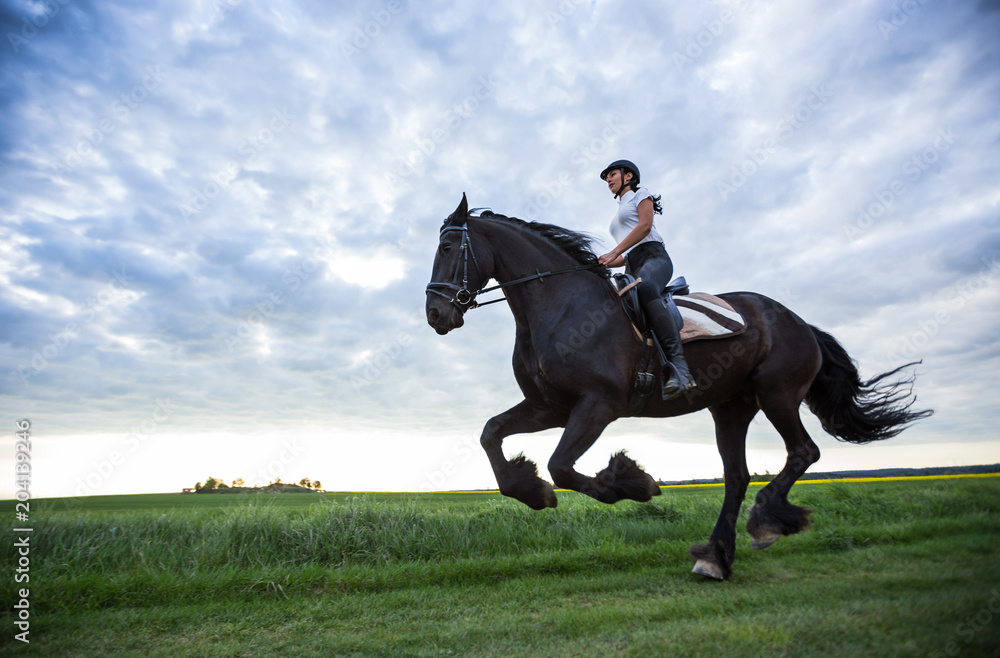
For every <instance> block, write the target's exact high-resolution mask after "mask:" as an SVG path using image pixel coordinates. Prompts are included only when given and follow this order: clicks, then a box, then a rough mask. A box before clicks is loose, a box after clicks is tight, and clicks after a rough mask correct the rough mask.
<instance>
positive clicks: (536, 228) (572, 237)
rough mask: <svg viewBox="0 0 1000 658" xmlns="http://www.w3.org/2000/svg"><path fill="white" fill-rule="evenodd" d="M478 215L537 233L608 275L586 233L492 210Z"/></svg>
mask: <svg viewBox="0 0 1000 658" xmlns="http://www.w3.org/2000/svg"><path fill="white" fill-rule="evenodd" d="M479 216H480V217H481V218H484V219H491V220H492V219H495V220H500V221H504V222H509V223H511V224H514V225H515V226H519V227H521V228H524V229H527V230H529V231H531V232H533V233H537V234H538V235H540V236H542V237H543V238H545V239H547V240H549V241H550V242H552V243H553V244H555V245H556V246H557V247H559V248H560V249H561V250H562V251H563V252H565V253H566V255H567V256H569V257H570V258H572V259H573V260H574V261H576V262H577V263H579V264H580V265H587V266H589V267H593V268H594V271H595V272H597V273H598V274H601V275H602V276H607V275H608V270H607V268H606V267H602V266H601V265H600V264H599V263H598V262H597V254H595V253H594V250H593V249H591V248H590V245H592V244H593V243H594V241H595V240H596V238H594V237H593V236H590V235H587V234H586V233H578V232H576V231H571V230H569V229H567V228H563V227H562V226H556V225H555V224H543V223H542V222H528V221H525V220H523V219H518V218H517V217H508V216H506V215H501V214H499V213H495V212H493V211H492V210H484V211H483V212H482V214H480V215H479Z"/></svg>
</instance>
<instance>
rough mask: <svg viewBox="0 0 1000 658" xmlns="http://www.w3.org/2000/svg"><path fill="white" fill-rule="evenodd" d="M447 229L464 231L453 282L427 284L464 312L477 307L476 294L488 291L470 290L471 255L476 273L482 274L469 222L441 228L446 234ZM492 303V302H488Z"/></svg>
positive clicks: (434, 292)
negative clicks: (459, 278)
mask: <svg viewBox="0 0 1000 658" xmlns="http://www.w3.org/2000/svg"><path fill="white" fill-rule="evenodd" d="M447 231H461V232H462V244H461V246H460V247H459V248H458V249H459V251H458V260H456V261H455V273H454V274H452V276H451V279H452V282H450V283H449V282H444V281H431V282H430V283H428V284H427V292H429V293H433V294H435V295H438V296H440V297H444V298H445V299H447V300H448V301H449V302H451V303H452V304H454V305H455V306H457V307H458V308H459V310H460V311H462V313H465V311H466V310H468V309H470V308H476V307H477V306H479V304H477V303H476V295H479V294H482V293H484V292H486V291H485V290H482V289H480V290H477V291H476V292H472V291H470V290H469V255H470V254H471V255H472V262H473V263H474V264H475V266H476V274H479V275H480V277H481V276H482V274H480V272H479V261H478V260H476V252H474V251H473V250H472V241H471V240H470V239H469V224H468V222H466V223H465V224H462V225H461V226H445V227H443V228H442V229H441V235H444V234H445V233H446V232H447ZM459 274H461V276H462V285H458V283H457V281H458V277H459ZM435 288H444V289H445V290H451V291H453V292H454V293H455V294H454V295H453V296H450V297H449V296H448V294H447V293H444V292H441V291H440V290H435ZM487 303H490V302H487Z"/></svg>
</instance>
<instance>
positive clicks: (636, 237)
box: [597, 198, 653, 267]
mask: <svg viewBox="0 0 1000 658" xmlns="http://www.w3.org/2000/svg"><path fill="white" fill-rule="evenodd" d="M636 211H637V212H638V214H639V223H637V224H636V225H635V228H634V229H632V230H631V231H629V234H628V235H626V236H625V239H624V240H622V241H621V242H620V243H619V244H618V246H617V247H615V248H614V249H612V250H611V251H609V252H608V253H606V254H604V255H603V256H601V257H600V258H598V259H597V260H598V261H599V262H600V263H601V265H604V266H605V267H621V266H623V265H624V264H625V256H624V255H623V254H624V253H625V252H626V251H628V250H629V249H631V248H632V247H634V246H635V245H637V244H639V243H640V242H642V239H643V238H645V237H646V236H647V235H649V232H650V231H652V230H653V202H652V200H650V199H648V198H647V199H643V200H642V201H640V202H639V206H638V207H637V208H636Z"/></svg>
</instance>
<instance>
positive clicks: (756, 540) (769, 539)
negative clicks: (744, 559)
mask: <svg viewBox="0 0 1000 658" xmlns="http://www.w3.org/2000/svg"><path fill="white" fill-rule="evenodd" d="M779 539H781V535H780V534H778V533H773V534H768V535H764V536H763V537H753V538H751V542H750V546H752V547H753V549H754V550H755V551H762V550H764V549H765V548H767V547H768V546H770V545H772V544H773V543H774V542H776V541H778V540H779Z"/></svg>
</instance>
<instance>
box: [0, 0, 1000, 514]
mask: <svg viewBox="0 0 1000 658" xmlns="http://www.w3.org/2000/svg"><path fill="white" fill-rule="evenodd" d="M0 23H2V31H3V34H4V39H3V43H2V44H0V61H2V70H0V98H2V103H3V117H4V121H3V122H2V124H0V176H2V185H0V232H2V233H0V249H2V253H3V257H2V258H0V314H2V319H3V321H2V324H0V332H2V334H0V365H2V373H0V377H2V378H0V387H2V390H0V393H2V398H0V402H2V409H3V414H2V417H3V418H4V419H5V421H4V422H5V423H6V427H7V430H6V432H5V433H4V434H3V435H2V437H0V451H2V454H0V472H3V473H7V475H5V476H3V477H2V478H0V496H2V497H10V496H12V495H13V493H14V491H15V488H14V487H15V482H14V476H13V473H14V466H13V461H14V456H13V455H14V447H13V444H14V432H15V421H16V420H18V419H22V418H26V419H30V421H31V423H32V428H31V432H32V436H33V442H32V461H31V469H32V470H31V493H32V495H33V496H57V495H74V494H77V495H84V494H88V495H89V494H113V493H130V492H134V493H138V492H147V491H174V490H178V489H180V488H181V487H183V486H191V485H193V484H194V483H195V482H196V481H198V480H204V479H205V478H207V477H208V476H209V475H213V476H216V477H219V478H223V479H225V480H232V479H234V478H238V477H239V478H243V479H244V480H246V481H247V482H248V483H260V482H266V481H267V480H270V479H273V478H274V477H281V478H282V479H283V480H284V481H290V480H299V479H300V478H302V477H310V478H312V479H319V480H321V481H322V483H323V486H324V487H325V488H327V489H339V490H400V489H402V490H429V489H447V488H485V487H492V486H493V485H494V480H493V477H492V473H491V471H490V470H489V466H488V463H487V461H486V458H485V456H483V455H482V453H481V451H480V449H479V446H478V436H479V432H480V430H481V428H482V425H483V423H484V422H485V421H486V420H487V419H488V418H489V417H490V416H491V415H493V414H496V413H499V412H500V411H502V410H504V409H506V408H508V407H509V406H511V405H513V404H514V403H516V402H518V401H519V400H520V399H521V396H520V394H519V391H518V390H517V387H516V384H515V382H514V379H513V375H512V371H511V366H510V352H511V347H512V345H513V338H514V335H513V322H512V319H511V317H510V312H509V310H508V309H507V308H506V307H505V306H504V305H494V306H489V307H486V308H483V309H478V310H476V311H473V312H472V313H470V314H469V316H468V318H467V323H466V325H465V327H463V328H462V329H460V330H458V331H455V332H453V333H451V334H449V335H447V336H444V337H442V336H438V335H437V334H435V333H434V331H433V330H431V329H430V328H429V327H428V326H427V324H426V321H425V319H424V317H423V306H424V299H425V297H424V286H425V284H426V283H427V281H428V278H429V275H430V267H431V262H432V258H433V255H434V250H435V247H436V244H437V238H438V228H439V226H440V224H441V220H442V219H443V218H444V217H445V216H446V215H447V214H449V213H450V212H451V211H452V210H453V209H454V208H455V207H456V205H457V204H458V202H459V200H460V199H461V196H462V193H463V192H465V193H467V194H468V196H469V201H470V203H471V205H473V206H488V207H492V208H493V209H494V210H496V211H497V212H502V213H504V214H508V215H517V216H520V217H523V218H526V219H537V220H543V221H548V222H552V223H557V224H561V225H564V226H567V227H570V228H573V229H577V230H582V231H586V232H589V233H592V234H594V235H596V236H599V237H600V238H601V239H602V240H603V244H600V245H599V247H602V248H610V247H611V246H612V243H611V241H610V238H609V237H606V236H607V226H608V223H609V220H610V218H611V216H612V214H613V213H614V211H615V209H616V203H615V201H614V200H613V199H612V198H611V197H610V195H609V194H608V192H607V190H606V188H605V186H604V185H603V183H602V182H601V181H600V180H599V179H598V173H599V172H600V170H601V169H602V168H603V167H604V166H605V165H606V164H607V163H608V162H609V161H611V160H614V159H617V158H620V157H627V158H629V159H631V160H633V161H635V162H636V163H637V164H638V165H639V167H640V168H641V170H642V173H643V177H642V178H643V181H644V183H645V184H646V185H647V186H648V187H649V188H650V189H651V190H652V191H653V192H654V193H657V194H661V195H662V196H663V202H664V208H665V210H664V214H663V216H662V217H658V218H657V223H658V227H659V230H660V232H661V233H662V234H663V235H664V236H665V238H666V241H667V245H668V249H669V251H670V252H671V255H672V257H673V259H674V263H675V269H676V271H677V273H679V274H684V275H685V276H686V277H687V278H688V281H689V282H691V284H692V287H693V288H695V289H696V290H701V291H706V292H714V293H719V292H725V291H730V290H753V291H757V292H760V293H763V294H766V295H768V296H770V297H773V298H775V299H777V300H780V301H782V302H783V303H785V304H786V305H787V306H789V307H790V308H791V309H793V310H794V311H795V312H797V313H798V314H799V315H800V316H801V317H803V318H804V319H806V320H807V321H808V322H810V323H812V324H815V325H817V326H819V327H821V328H823V329H825V330H827V331H830V332H832V333H833V334H834V335H835V336H837V337H838V338H839V339H840V340H841V342H843V343H844V345H845V347H846V348H847V349H848V351H849V352H850V353H851V355H852V356H853V357H854V358H855V359H856V360H857V361H858V363H859V365H860V368H861V371H862V374H863V375H864V376H866V377H867V376H872V375H875V374H877V373H878V372H882V371H884V370H887V369H889V368H892V367H895V366H897V365H900V364H901V363H904V362H906V361H912V360H919V359H922V360H923V363H922V365H920V366H918V367H917V369H916V372H917V376H918V379H917V385H916V392H917V394H918V397H919V403H918V404H919V405H920V406H922V407H932V408H934V409H935V411H936V414H935V415H934V416H933V417H932V418H930V419H928V420H926V421H923V422H921V423H919V424H918V425H916V426H914V427H913V428H911V429H910V430H908V431H907V432H905V433H904V434H902V435H901V436H899V437H898V438H895V439H893V440H891V441H888V442H885V443H883V444H879V445H870V446H847V445H842V444H839V443H837V442H836V441H835V440H834V439H833V438H832V437H829V436H828V435H826V434H824V433H823V432H822V430H821V429H820V428H819V425H818V423H817V422H816V421H815V419H814V418H813V417H812V416H811V415H809V414H808V412H806V411H804V412H803V415H804V417H805V418H806V423H807V428H808V429H809V430H810V432H811V434H812V435H813V437H814V438H815V439H816V440H817V442H818V443H819V445H820V447H821V449H822V450H823V452H824V457H823V459H822V460H821V461H820V462H819V463H818V464H817V465H816V466H815V467H814V469H815V470H830V469H835V468H879V467H893V466H908V467H918V466H935V465H955V464H979V463H995V462H1000V432H998V429H997V428H998V421H1000V418H998V412H997V408H998V405H997V402H998V393H997V384H998V382H1000V380H998V376H997V372H998V371H1000V348H998V341H997V339H996V331H997V328H998V326H1000V303H998V302H1000V285H998V282H1000V223H998V217H1000V186H998V184H997V181H998V180H1000V148H998V145H1000V142H998V139H1000V48H998V45H997V41H996V35H997V34H998V33H1000V5H998V3H997V2H992V1H972V0H968V1H965V2H946V1H940V2H929V1H921V0H906V1H905V2H899V1H898V0H895V1H889V0H877V1H863V0H855V1H852V0H848V1H846V2H841V3H829V2H813V1H808V2H802V1H801V0H784V1H776V2H760V1H757V2H754V1H736V0H729V1H720V2H675V3H649V4H648V5H646V6H642V7H639V6H638V5H636V4H634V3H624V2H605V1H603V0H594V1H586V0H585V1H576V0H563V1H562V2H555V1H552V2H540V3H539V2H531V3H529V2H509V3H478V4H473V3H457V2H446V1H439V2H434V1H430V2H422V3H419V4H418V3H410V2H406V1H405V0H385V1H374V2H360V3H346V2H332V3H331V2H318V1H317V2H307V1H304V0H300V1H287V2H281V1H277V2H251V1H250V0H243V1H240V0H215V1H204V2H190V1H183V0H182V1H173V2H115V1H113V0H102V1H101V2H89V1H87V0H47V1H45V2H37V1H27V0H4V2H3V3H2V15H0ZM557 440H558V433H555V432H546V433H543V434H540V435H534V436H523V437H512V438H510V439H508V441H507V443H506V449H507V452H508V454H512V453H514V452H517V451H521V450H523V451H525V452H526V453H527V454H528V456H529V457H532V458H534V459H535V460H536V461H538V462H539V463H540V464H544V463H545V462H546V461H547V459H548V456H549V454H550V453H551V451H552V449H553V447H554V445H555V442H556V441H557ZM749 441H750V448H751V451H750V470H751V472H754V471H757V472H761V473H763V472H764V471H765V470H769V471H771V472H776V471H777V470H778V469H779V468H780V467H781V464H782V462H783V460H784V451H783V449H782V447H781V441H780V439H779V438H778V436H777V434H776V433H775V432H774V430H773V429H772V428H771V426H770V425H769V424H768V423H767V422H766V421H765V420H763V418H762V417H760V418H759V419H758V420H757V421H756V422H755V423H754V425H753V426H752V428H751V434H750V439H749ZM623 447H624V448H628V449H629V450H630V454H631V455H632V456H634V457H635V458H636V459H637V460H638V461H639V462H640V463H642V464H644V465H645V466H646V468H647V470H648V471H649V472H650V473H651V474H653V475H654V476H655V477H659V478H664V479H685V478H691V477H714V476H718V475H720V474H721V463H720V461H719V458H718V456H717V454H716V452H715V447H714V438H713V434H712V424H711V418H710V416H709V414H708V413H707V412H701V413H699V414H695V415H691V416H687V417H683V418H677V419H670V420H660V421H648V420H622V421H619V422H617V423H615V424H613V425H612V426H611V427H610V428H609V429H608V430H607V431H606V432H605V434H604V435H603V436H602V438H601V439H600V440H599V441H598V443H597V444H596V445H595V446H594V448H593V449H592V450H591V452H590V453H589V454H588V455H586V456H585V457H584V459H583V460H582V461H581V463H580V468H581V469H582V470H589V471H591V472H592V471H595V470H597V469H599V468H600V467H601V466H603V465H604V464H605V463H606V460H607V457H608V455H609V454H610V453H611V452H613V451H615V450H617V449H619V448H623Z"/></svg>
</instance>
